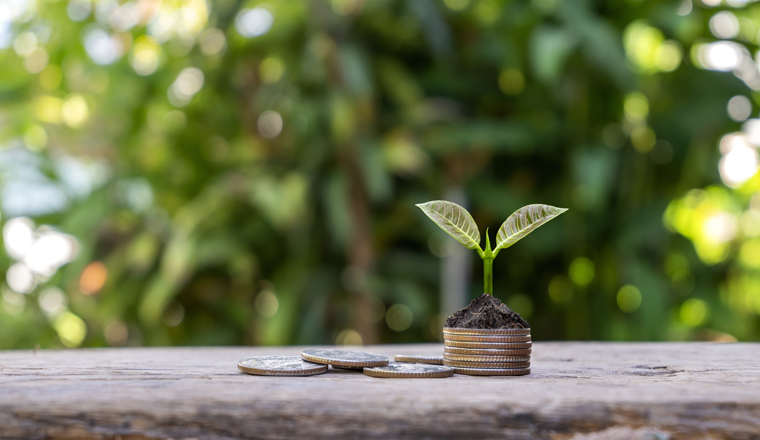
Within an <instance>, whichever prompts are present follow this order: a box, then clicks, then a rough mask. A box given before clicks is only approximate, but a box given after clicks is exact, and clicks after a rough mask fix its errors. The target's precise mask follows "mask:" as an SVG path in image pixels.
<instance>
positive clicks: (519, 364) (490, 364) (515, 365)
mask: <svg viewBox="0 0 760 440" xmlns="http://www.w3.org/2000/svg"><path fill="white" fill-rule="evenodd" d="M443 365H445V366H447V367H464V368H527V367H530V362H467V361H450V360H448V359H444V360H443Z"/></svg>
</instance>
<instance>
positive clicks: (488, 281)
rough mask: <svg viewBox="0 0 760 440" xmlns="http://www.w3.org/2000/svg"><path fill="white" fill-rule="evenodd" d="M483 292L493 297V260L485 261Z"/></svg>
mask: <svg viewBox="0 0 760 440" xmlns="http://www.w3.org/2000/svg"><path fill="white" fill-rule="evenodd" d="M483 291H484V292H485V293H487V294H489V295H493V258H484V259H483Z"/></svg>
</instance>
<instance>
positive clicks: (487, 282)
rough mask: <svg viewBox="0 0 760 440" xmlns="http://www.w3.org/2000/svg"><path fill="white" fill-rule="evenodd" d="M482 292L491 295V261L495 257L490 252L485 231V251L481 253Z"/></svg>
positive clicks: (489, 242)
mask: <svg viewBox="0 0 760 440" xmlns="http://www.w3.org/2000/svg"><path fill="white" fill-rule="evenodd" d="M481 257H482V258H483V291H484V292H485V293H487V294H489V295H493V259H494V258H495V257H496V255H494V253H493V251H491V240H490V239H489V238H488V229H486V249H485V250H484V251H483V255H481Z"/></svg>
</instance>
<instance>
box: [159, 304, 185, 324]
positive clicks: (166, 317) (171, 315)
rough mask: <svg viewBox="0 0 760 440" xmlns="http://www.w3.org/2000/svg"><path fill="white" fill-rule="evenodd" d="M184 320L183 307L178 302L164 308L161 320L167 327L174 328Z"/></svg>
mask: <svg viewBox="0 0 760 440" xmlns="http://www.w3.org/2000/svg"><path fill="white" fill-rule="evenodd" d="M183 319H185V307H184V306H183V305H182V303H180V302H179V301H172V302H170V303H169V305H167V306H166V308H164V313H163V316H162V320H163V321H164V324H166V325H167V326H169V327H176V326H178V325H180V323H182V320H183Z"/></svg>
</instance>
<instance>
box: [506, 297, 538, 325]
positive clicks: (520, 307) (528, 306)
mask: <svg viewBox="0 0 760 440" xmlns="http://www.w3.org/2000/svg"><path fill="white" fill-rule="evenodd" d="M507 305H508V306H509V308H511V309H512V310H514V311H515V312H517V313H518V314H519V315H520V316H522V317H523V318H524V319H530V317H531V316H533V300H532V299H530V297H529V296H528V295H524V294H522V293H518V294H516V295H513V296H512V297H511V298H510V299H509V301H507Z"/></svg>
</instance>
